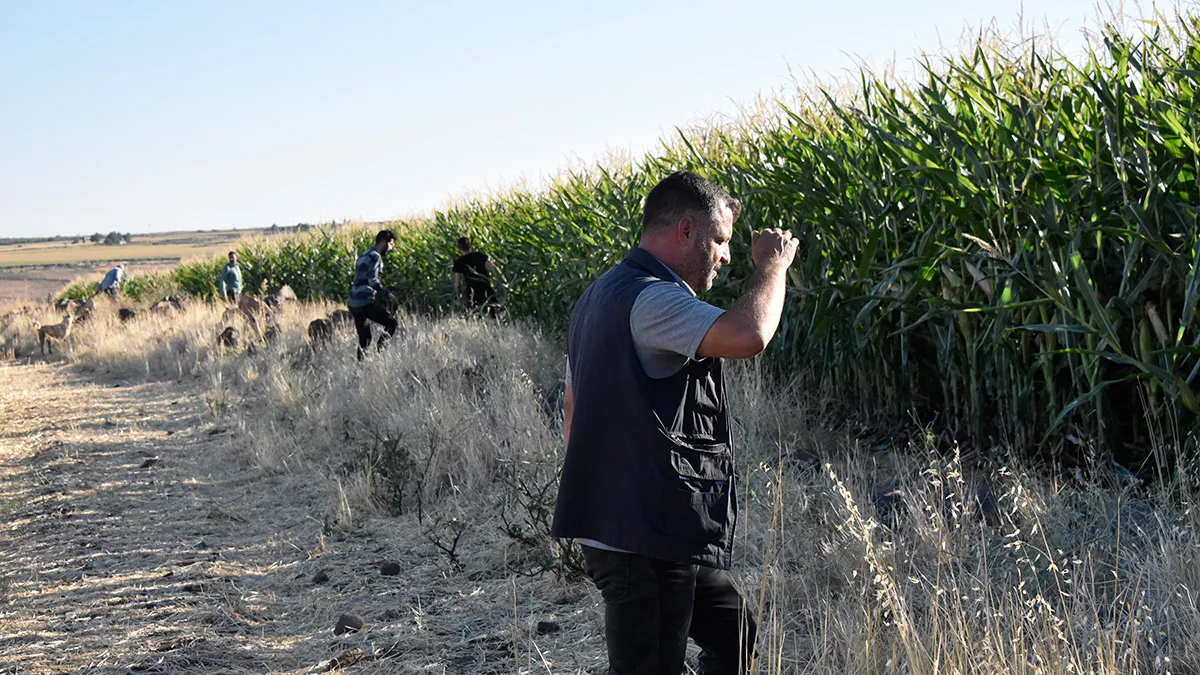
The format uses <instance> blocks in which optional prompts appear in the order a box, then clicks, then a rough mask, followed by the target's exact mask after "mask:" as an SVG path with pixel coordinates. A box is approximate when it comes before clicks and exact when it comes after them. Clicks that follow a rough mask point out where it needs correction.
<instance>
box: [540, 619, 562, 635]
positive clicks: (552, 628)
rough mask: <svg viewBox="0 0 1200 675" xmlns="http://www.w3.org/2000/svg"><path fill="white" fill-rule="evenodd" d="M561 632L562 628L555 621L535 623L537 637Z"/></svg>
mask: <svg viewBox="0 0 1200 675" xmlns="http://www.w3.org/2000/svg"><path fill="white" fill-rule="evenodd" d="M560 630H562V626H560V625H558V622H557V621H539V622H538V623H537V633H538V635H549V634H551V633H557V632H558V631H560Z"/></svg>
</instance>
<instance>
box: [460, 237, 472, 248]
mask: <svg viewBox="0 0 1200 675" xmlns="http://www.w3.org/2000/svg"><path fill="white" fill-rule="evenodd" d="M458 250H460V251H469V250H471V240H470V239H467V238H466V237H459V238H458Z"/></svg>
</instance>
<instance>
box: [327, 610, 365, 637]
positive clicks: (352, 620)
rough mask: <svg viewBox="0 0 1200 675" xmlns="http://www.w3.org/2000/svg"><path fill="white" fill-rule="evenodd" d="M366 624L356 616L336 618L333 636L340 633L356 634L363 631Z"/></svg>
mask: <svg viewBox="0 0 1200 675" xmlns="http://www.w3.org/2000/svg"><path fill="white" fill-rule="evenodd" d="M366 625H367V623H366V622H365V621H363V618H362V617H361V616H359V615H357V614H343V615H341V616H339V617H338V620H337V624H335V625H334V627H333V634H334V635H341V634H342V633H356V632H358V631H360V630H362V629H363V627H364V626H366Z"/></svg>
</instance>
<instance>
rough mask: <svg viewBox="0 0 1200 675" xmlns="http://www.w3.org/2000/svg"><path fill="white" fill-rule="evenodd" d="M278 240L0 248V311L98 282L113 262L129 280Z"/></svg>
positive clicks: (196, 238)
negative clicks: (123, 266) (78, 283)
mask: <svg viewBox="0 0 1200 675" xmlns="http://www.w3.org/2000/svg"><path fill="white" fill-rule="evenodd" d="M283 236H288V232H287V231H284V230H281V231H279V232H271V231H270V230H264V229H254V230H221V231H214V232H163V233H158V234H144V235H138V234H135V235H134V236H133V243H131V244H123V245H119V246H105V245H104V244H93V243H91V242H87V243H81V244H72V243H71V242H70V240H66V241H64V240H61V239H60V240H57V241H55V240H42V241H36V240H30V241H23V242H19V243H5V244H0V306H5V305H7V304H11V303H25V302H32V301H41V300H45V299H46V297H47V296H48V295H52V294H54V293H57V292H58V291H59V290H60V289H62V288H63V287H64V286H66V285H67V284H69V283H71V282H73V281H75V280H77V279H81V278H94V279H95V280H97V281H98V280H99V279H100V278H101V277H103V276H104V273H105V272H106V271H108V269H109V268H110V267H112V266H113V265H114V264H116V263H118V262H124V263H128V264H129V271H130V272H132V273H133V274H145V273H147V272H162V271H166V270H169V269H171V268H172V267H174V266H175V265H177V264H178V263H179V262H180V261H182V260H188V259H190V258H197V257H202V256H215V255H221V254H223V253H225V252H226V251H228V250H230V249H233V248H236V247H237V246H238V244H239V242H241V241H242V240H243V239H254V238H258V237H272V238H273V237H283Z"/></svg>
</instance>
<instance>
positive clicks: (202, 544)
mask: <svg viewBox="0 0 1200 675" xmlns="http://www.w3.org/2000/svg"><path fill="white" fill-rule="evenodd" d="M206 548H208V542H207V541H204V540H203V539H201V540H200V543H198V544H196V550H198V551H203V550H204V549H206Z"/></svg>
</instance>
